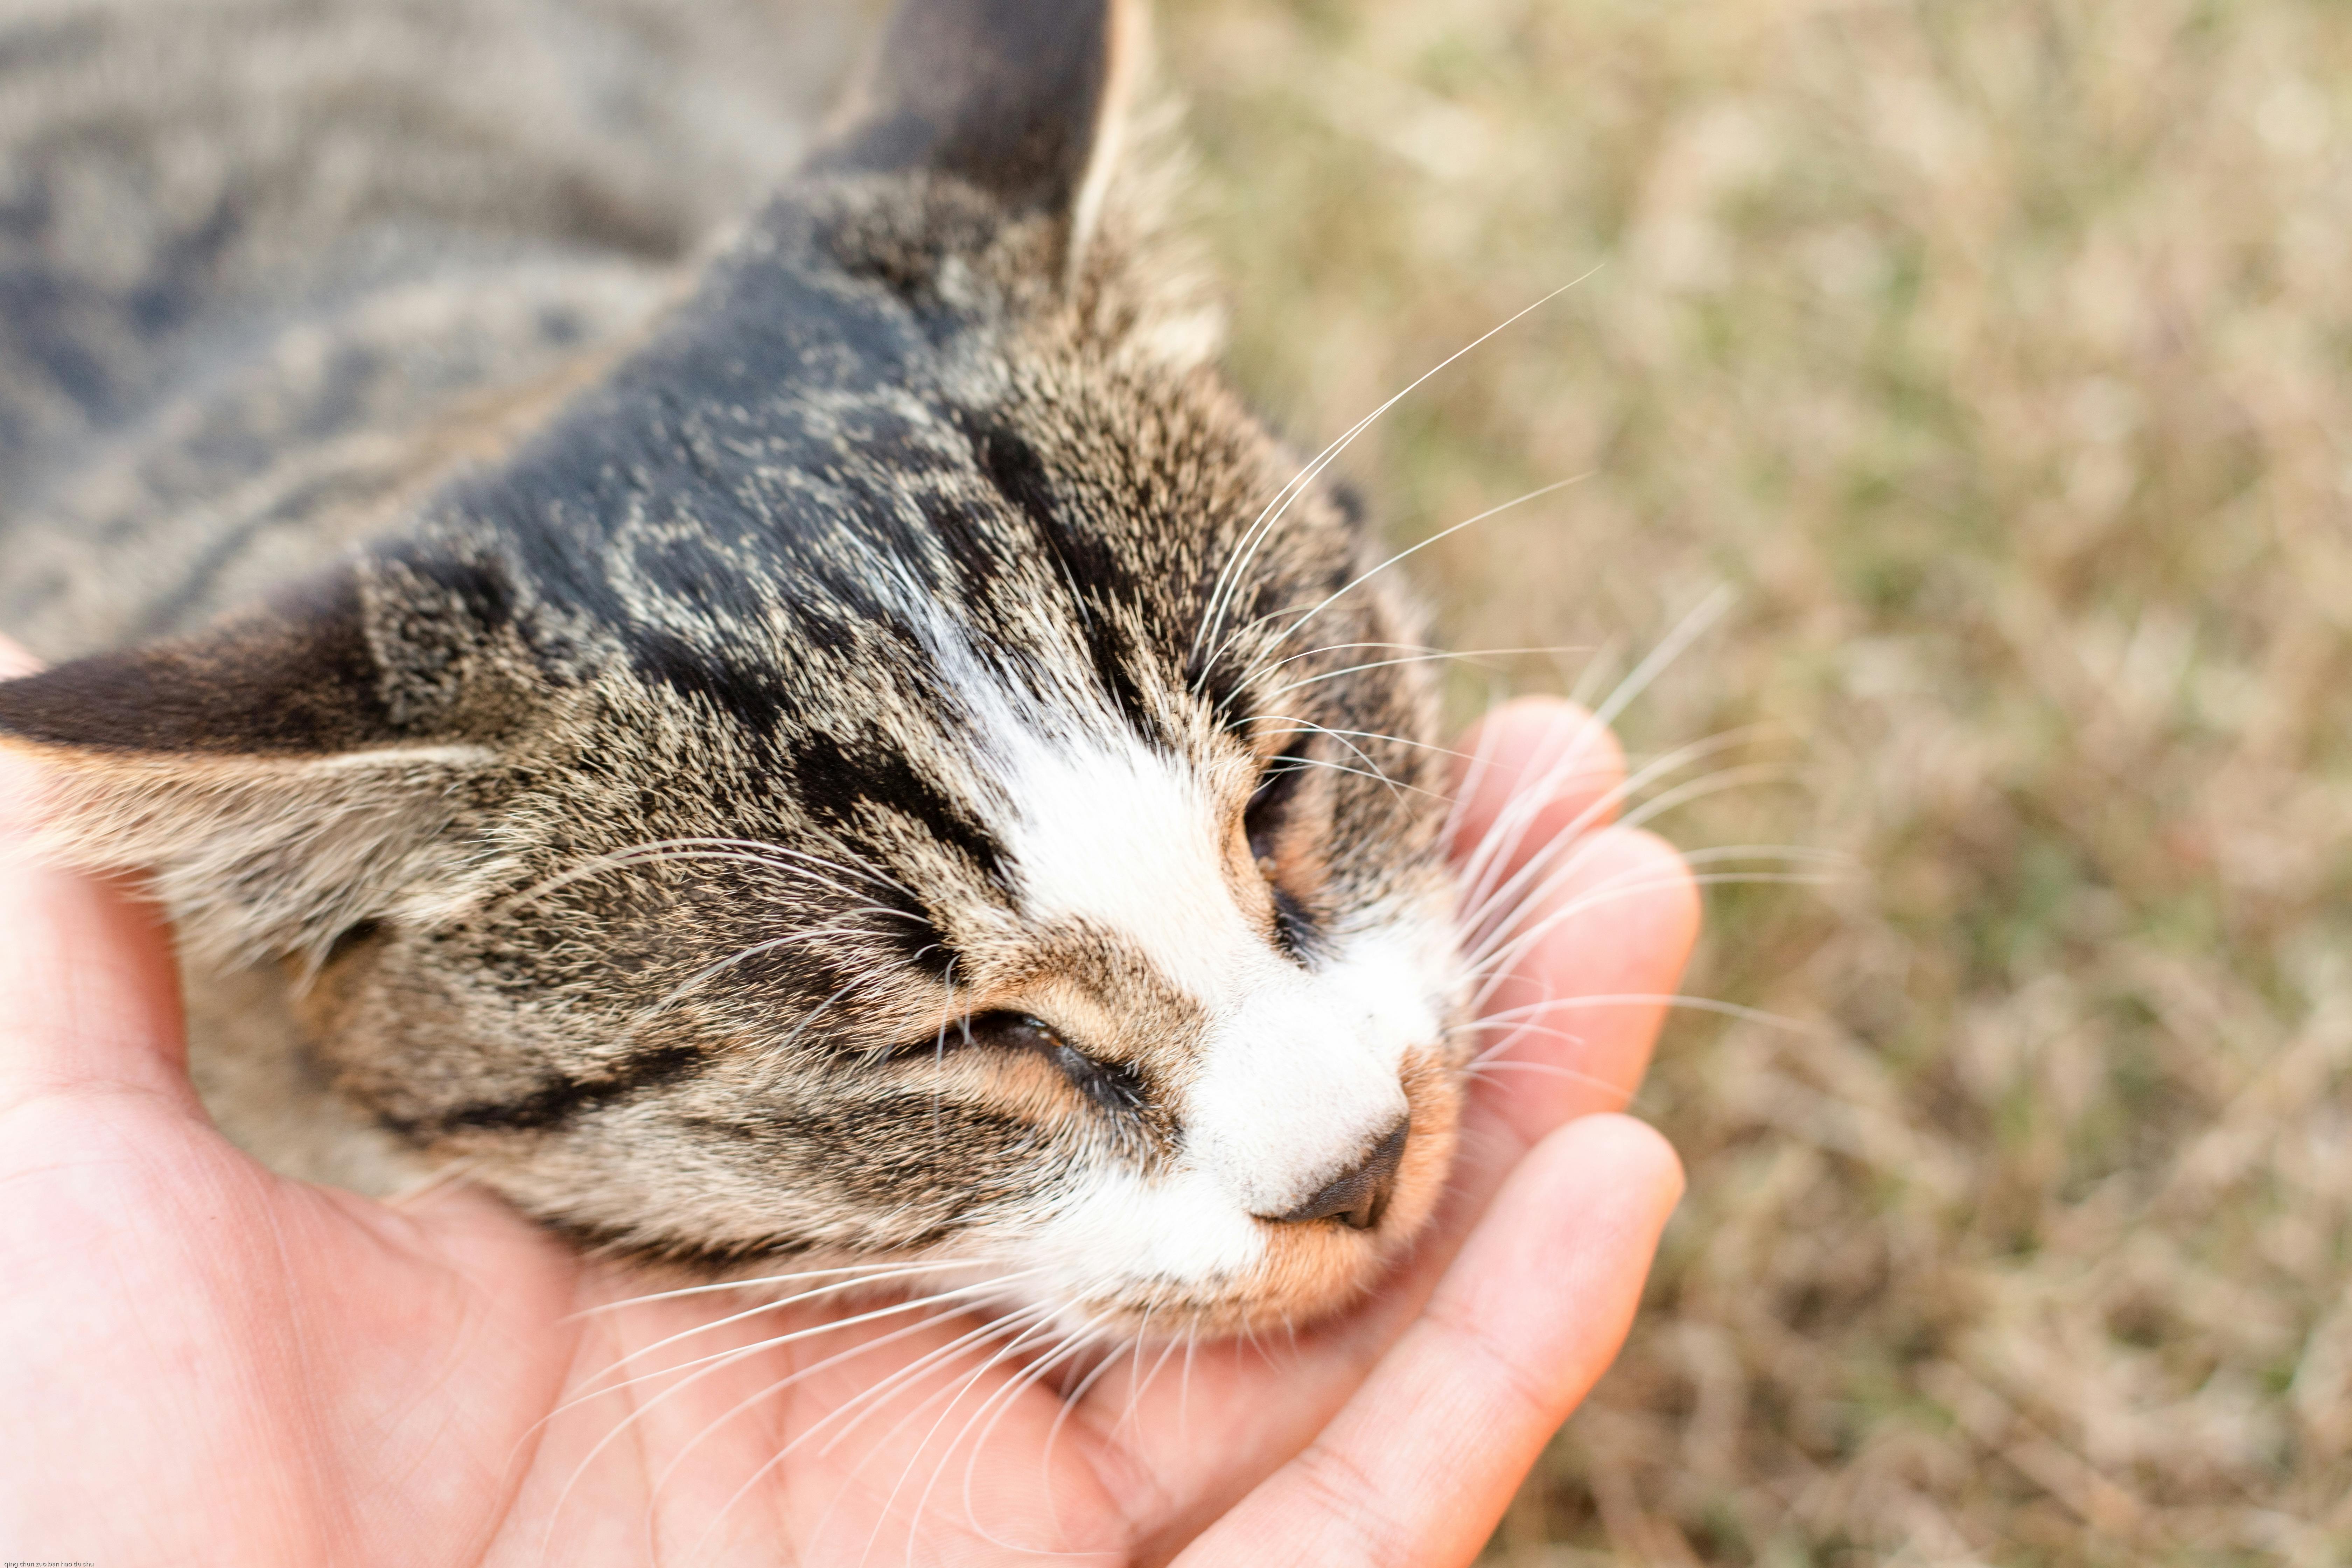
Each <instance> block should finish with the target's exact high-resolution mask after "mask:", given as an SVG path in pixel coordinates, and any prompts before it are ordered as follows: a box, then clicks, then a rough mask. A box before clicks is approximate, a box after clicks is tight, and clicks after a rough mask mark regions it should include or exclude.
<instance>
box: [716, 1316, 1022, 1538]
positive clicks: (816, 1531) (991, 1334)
mask: <svg viewBox="0 0 2352 1568" xmlns="http://www.w3.org/2000/svg"><path fill="white" fill-rule="evenodd" d="M1032 1311H1034V1309H1032ZM1029 1315H1030V1314H1029V1313H1028V1312H1019V1313H1013V1314H1010V1315H1008V1316H1007V1317H1004V1318H999V1319H992V1320H991V1321H987V1322H984V1323H982V1324H981V1325H980V1326H979V1327H977V1328H975V1329H973V1330H972V1331H970V1332H969V1333H966V1334H964V1335H961V1336H960V1337H959V1338H957V1339H955V1340H953V1341H951V1342H949V1343H948V1344H946V1345H942V1346H940V1347H939V1348H938V1349H936V1350H932V1351H929V1352H925V1353H924V1354H923V1355H921V1356H919V1357H918V1358H917V1359H916V1360H915V1361H914V1362H912V1363H909V1364H908V1365H907V1366H904V1367H901V1368H900V1369H899V1370H898V1372H896V1373H891V1374H890V1375H889V1376H888V1377H887V1378H885V1379H883V1380H882V1381H881V1382H879V1383H877V1384H872V1385H870V1386H868V1387H866V1388H863V1389H860V1390H859V1391H858V1393H857V1394H856V1397H854V1398H852V1399H850V1400H848V1401H846V1402H845V1403H844V1404H842V1405H838V1406H836V1407H835V1408H834V1409H833V1410H832V1411H830V1412H828V1413H827V1414H825V1415H822V1416H820V1417H819V1418H818V1419H817V1420H816V1421H815V1422H814V1424H813V1425H811V1426H809V1427H808V1429H807V1430H805V1431H803V1432H802V1433H801V1434H800V1435H799V1436H795V1437H793V1438H792V1439H791V1440H790V1441H789V1442H787V1443H785V1444H784V1445H783V1446H782V1447H780V1448H778V1449H777V1450H776V1451H775V1452H774V1453H773V1454H772V1455H770V1456H769V1457H768V1458H767V1459H766V1460H765V1461H764V1462H762V1463H761V1466H760V1467H759V1468H757V1469H755V1470H753V1471H752V1472H751V1474H750V1475H749V1476H747V1477H745V1478H744V1480H743V1484H742V1485H741V1486H740V1487H737V1488H736V1489H735V1490H734V1492H733V1494H732V1495H730V1497H729V1498H728V1500H726V1502H724V1503H723V1504H721V1505H720V1506H719V1511H718V1512H717V1513H716V1514H714V1515H713V1516H712V1517H711V1521H710V1522H709V1524H708V1525H706V1526H704V1527H703V1531H702V1534H701V1535H700V1536H699V1537H698V1539H697V1540H696V1542H695V1545H694V1548H693V1550H692V1552H690V1553H689V1554H688V1559H689V1561H698V1560H700V1558H701V1556H702V1548H703V1546H704V1545H706V1544H707V1543H708V1542H709V1540H710V1537H711V1535H712V1534H713V1533H714V1532H715V1531H717V1530H718V1529H719V1526H720V1525H721V1524H722V1523H724V1522H725V1521H726V1518H727V1516H728V1514H730V1512H732V1511H733V1510H734V1509H735V1505H736V1504H738V1503H740V1502H741V1501H742V1500H744V1499H745V1498H746V1497H748V1496H750V1495H751V1489H752V1488H753V1487H755V1486H757V1485H758V1484H759V1483H760V1480H761V1478H762V1477H764V1476H766V1475H767V1474H768V1472H769V1471H771V1470H772V1469H774V1468H776V1467H777V1466H779V1465H781V1464H782V1463H783V1462H784V1461H785V1459H787V1458H790V1457H791V1456H792V1455H793V1452H794V1450H796V1449H798V1448H799V1447H800V1446H801V1445H802V1444H803V1443H805V1442H807V1441H808V1440H809V1439H810V1438H812V1437H814V1436H816V1435H817V1434H818V1433H820V1432H822V1431H824V1429H825V1428H826V1427H827V1426H831V1425H832V1424H833V1423H834V1422H835V1421H837V1420H839V1419H841V1418H842V1417H843V1416H845V1415H851V1414H852V1413H853V1412H862V1414H858V1415H856V1418H855V1419H854V1420H853V1421H852V1422H851V1424H850V1427H849V1428H848V1429H846V1430H845V1432H843V1433H841V1434H837V1435H836V1437H835V1441H838V1439H839V1437H840V1436H846V1435H847V1430H855V1429H856V1426H858V1425H859V1424H861V1423H863V1422H864V1421H865V1419H866V1415H871V1414H872V1413H873V1412H874V1411H875V1410H877V1409H879V1408H880V1407H881V1405H882V1402H883V1401H884V1400H886V1399H887V1397H888V1396H889V1395H890V1394H893V1393H895V1392H897V1390H898V1389H899V1388H901V1387H903V1386H905V1385H906V1384H908V1383H909V1382H912V1381H913V1380H914V1379H916V1378H918V1377H919V1376H921V1375H923V1374H924V1373H928V1372H929V1371H932V1370H934V1369H935V1368H936V1367H938V1366H939V1365H940V1363H944V1362H946V1361H949V1360H951V1359H953V1358H954V1357H955V1356H957V1355H960V1354H961V1353H963V1352H965V1351H966V1350H967V1349H969V1348H970V1347H971V1346H972V1345H974V1344H985V1343H987V1342H988V1341H989V1340H991V1339H993V1338H996V1337H997V1336H999V1335H1002V1334H1004V1333H1007V1332H1010V1331H1011V1330H1012V1327H1013V1325H1015V1324H1017V1323H1019V1322H1020V1321H1022V1320H1023V1319H1024V1318H1025V1317H1027V1316H1029ZM934 1397H937V1396H936V1395H935V1396H934ZM929 1405H930V1401H929V1400H926V1401H925V1402H924V1403H923V1404H922V1405H918V1406H917V1407H916V1408H917V1410H918V1411H920V1410H924V1409H928V1408H929ZM900 1425H901V1426H903V1425H904V1422H903V1421H902V1422H901V1423H900ZM897 1430H898V1428H897V1427H893V1428H892V1432H893V1433H895V1432H896V1431H897ZM832 1447H833V1444H832V1443H831V1442H828V1443H827V1444H826V1446H825V1449H824V1451H825V1452H828V1453H829V1452H831V1451H832ZM845 1492H846V1489H844V1491H842V1492H837V1493H835V1497H834V1500H833V1502H832V1503H831V1504H829V1505H827V1507H826V1509H825V1511H824V1513H823V1514H821V1515H820V1516H818V1519H817V1521H816V1524H815V1526H814V1528H812V1529H811V1530H810V1531H809V1532H808V1539H809V1540H812V1541H814V1540H815V1539H817V1538H818V1537H819V1536H820V1535H822V1534H823V1533H824V1526H825V1524H826V1523H828V1522H829V1521H831V1520H832V1518H833V1514H834V1510H835V1509H836V1508H838V1507H840V1505H841V1499H842V1497H843V1496H844V1495H845Z"/></svg>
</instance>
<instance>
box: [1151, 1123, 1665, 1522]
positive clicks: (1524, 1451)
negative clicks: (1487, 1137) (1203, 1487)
mask: <svg viewBox="0 0 2352 1568" xmlns="http://www.w3.org/2000/svg"><path fill="white" fill-rule="evenodd" d="M1681 1193H1682V1175H1681V1167H1680V1164H1679V1163H1677V1161H1676V1160H1675V1155H1674V1152H1673V1151H1672V1150H1671V1149H1669V1148H1668V1147H1667V1146H1666V1143H1665V1141H1664V1139H1662V1138H1660V1137H1659V1136H1658V1135H1657V1134H1656V1133H1655V1132H1654V1131H1651V1130H1650V1129H1649V1128H1647V1127H1645V1126H1643V1125H1642V1124H1641V1123H1639V1122H1636V1121H1629V1120H1627V1119H1625V1118H1622V1117H1592V1118H1588V1119H1586V1120H1584V1121H1578V1122H1576V1123H1574V1124H1573V1125H1571V1126H1569V1127H1564V1128H1561V1129H1560V1130H1559V1131H1556V1132H1554V1133H1553V1134H1552V1135H1551V1136H1550V1137H1549V1138H1547V1139H1546V1140H1545V1141H1544V1142H1542V1143H1541V1144H1539V1145H1538V1147H1537V1148H1536V1149H1535V1150H1534V1151H1532V1152H1530V1153H1529V1155H1528V1158H1527V1160H1526V1161H1525V1162H1524V1163H1522V1164H1521V1165H1520V1167H1519V1168H1518V1170H1517V1172H1516V1173H1514V1174H1513V1175H1512V1177H1511V1179H1510V1181H1509V1182H1508V1183H1507V1184H1506V1185H1505V1187H1504V1188H1503V1190H1502V1192H1501V1193H1500V1194H1497V1196H1496V1202H1495V1204H1494V1205H1493V1206H1492V1207H1491V1208H1490V1209H1489V1210H1488V1211H1487V1215H1486V1220H1485V1222H1484V1223H1482V1224H1481V1225H1480V1226H1479V1227H1478V1230H1477V1233H1476V1234H1475V1236H1474V1237H1471V1239H1470V1242H1469V1244H1468V1246H1467V1247H1465V1248H1464V1249H1463V1252H1462V1254H1461V1256H1460V1257H1459V1258H1456V1259H1455V1260H1454V1266H1453V1267H1452V1268H1450V1269H1448V1270H1447V1271H1446V1275H1445V1278H1444V1280H1443V1282H1441V1284H1440V1285H1439V1287H1438V1289H1437V1292H1436V1294H1435V1295H1434V1296H1433V1297H1432V1298H1431V1300H1430V1302H1429V1305H1428V1307H1427V1309H1426V1310H1424V1311H1423V1314H1422V1316H1421V1317H1420V1318H1419V1319H1418V1320H1416V1321H1415V1322H1414V1323H1413V1324H1412V1327H1411V1328H1409V1329H1408V1330H1407V1331H1405V1333H1404V1335H1403V1337H1402V1338H1401V1339H1400V1340H1398V1342H1396V1344H1395V1345H1394V1346H1393V1347H1392V1348H1391V1350H1390V1352H1389V1353H1388V1354H1387V1356H1385V1357H1384V1358H1382V1360H1381V1363H1380V1365H1379V1366H1378V1367H1377V1368H1376V1369H1375V1370H1374V1371H1373V1373H1372V1375H1371V1376H1370V1378H1369V1379H1368V1380H1366V1382H1365V1384H1364V1385H1363V1387H1362V1388H1361V1389H1360V1390H1358V1392H1357V1394H1356V1395H1355V1397H1354V1398H1352V1399H1350V1400H1349V1402H1348V1404H1347V1405H1346V1406H1345V1407H1344V1408H1343V1409H1342V1410H1341V1411H1340V1412H1339V1415H1338V1417H1337V1418H1336V1419H1335V1420H1333V1421H1332V1423H1331V1424H1330V1426H1328V1427H1327V1428H1326V1429H1325V1430H1324V1432H1323V1434H1322V1435H1321V1436H1319V1437H1318V1438H1317V1439H1316V1440H1315V1442H1313V1443H1312V1444H1310V1445H1309V1446H1308V1447H1307V1449H1306V1451H1305V1452H1303V1453H1301V1454H1300V1455H1299V1456H1298V1457H1297V1458H1295V1459H1293V1460H1291V1461H1290V1462H1289V1463H1288V1464H1286V1465H1285V1466H1284V1467H1283V1468H1281V1469H1279V1470H1277V1471H1276V1472H1275V1473H1274V1475H1272V1476H1270V1477H1269V1478H1267V1479H1266V1480H1265V1482H1264V1484H1262V1485H1261V1486H1259V1487H1258V1488H1257V1489H1256V1490H1255V1491H1253V1492H1252V1493H1251V1494H1250V1495H1249V1496H1248V1497H1247V1498H1245V1499H1244V1500H1243V1501H1242V1502H1241V1504H1240V1505H1239V1506H1238V1507H1236V1508H1235V1509H1234V1510H1232V1511H1231V1512H1230V1513H1228V1514H1226V1515H1225V1517H1224V1518H1223V1519H1221V1520H1219V1521H1217V1522H1216V1523H1215V1524H1214V1525H1213V1526H1212V1527H1211V1528H1210V1529H1209V1530H1208V1531H1205V1532H1203V1533H1202V1535H1201V1537H1200V1538H1199V1539H1198V1540H1196V1541H1195V1542H1193V1543H1192V1546H1191V1547H1190V1548H1189V1549H1187V1550H1186V1551H1185V1552H1184V1553H1183V1554H1182V1555H1181V1557H1179V1558H1178V1559H1177V1561H1178V1563H1181V1564H1189V1565H1192V1568H1210V1565H1211V1564H1218V1563H1285V1564H1299V1565H1302V1568H1303V1565H1311V1564H1321V1563H1329V1564H1332V1565H1334V1568H1338V1565H1340V1564H1346V1565H1347V1568H1361V1565H1364V1564H1381V1563H1400V1564H1403V1563H1410V1564H1413V1565H1414V1568H1428V1565H1433V1564H1446V1563H1468V1562H1470V1561H1471V1559H1472V1558H1474V1557H1475V1556H1476V1555H1477V1553H1478V1551H1479V1549H1480V1548H1481V1547H1482V1546H1484V1545H1485V1543H1486V1538H1487V1536H1488V1535H1489V1534H1490V1533H1491V1532H1492V1531H1493V1530H1494V1527H1495V1522H1496V1521H1497V1520H1498V1519H1500V1518H1501V1517H1502V1513H1503V1510H1504V1508H1505V1507H1506V1506H1507V1505H1508V1503H1509V1501H1510V1500H1511V1496H1512V1493H1513V1492H1514V1491H1515V1490H1516V1489H1517V1486H1518V1483H1519V1480H1520V1479H1521V1478H1522V1477H1523V1476H1525V1475H1526V1474H1527V1471H1528V1467H1529V1466H1530V1465H1532V1464H1533V1463H1534V1462H1535V1458H1536V1455H1537V1454H1538V1451H1539V1450H1540V1449H1541V1448H1542V1447H1543V1445H1544V1444H1545V1442H1546V1441H1547V1440H1549V1438H1550V1436H1551V1435H1552V1433H1553V1432H1554V1431H1555V1430H1557V1429H1558V1427H1559V1423H1560V1422H1561V1421H1562V1420H1564V1419H1565V1418H1566V1417H1567V1415H1568V1413H1569V1412H1570V1410H1572V1409H1573V1408H1575V1406H1576V1405H1577V1403H1578V1402H1579V1401H1580V1400H1581V1399H1582V1398H1583V1397H1584V1395H1585V1394H1586V1393H1587V1392H1588V1391H1589V1390H1590V1389H1591V1386H1592V1384H1594V1382H1595V1381H1597V1380H1598V1379H1599V1378H1600V1376H1601V1373H1602V1372H1603V1371H1605V1370H1606V1369H1607V1368H1608V1365H1609V1363H1610V1362H1611V1361H1612V1359H1614V1357H1615V1356H1616V1353H1617V1349H1618V1347H1619V1345H1621V1344H1622V1342H1624V1337H1625V1331H1626V1329H1627V1327H1628V1326H1629V1325H1630V1324H1631V1322H1632V1321H1633V1309H1634V1307H1635V1305H1636V1304H1637V1303H1638V1302H1639V1300H1640V1299H1641V1291H1642V1281H1643V1277H1644V1276H1645V1275H1646V1274H1647V1272H1648V1269H1649V1264H1650V1259H1651V1258H1652V1256H1653V1255H1654V1253H1655V1251H1656V1248H1657V1241H1658V1234H1659V1232H1660V1230H1661V1229H1662V1228H1664V1225H1665V1222H1666V1216H1667V1215H1669V1214H1670V1213H1672V1212H1673V1209H1674V1205H1675V1202H1676V1200H1677V1199H1678V1198H1679V1197H1680V1196H1681Z"/></svg>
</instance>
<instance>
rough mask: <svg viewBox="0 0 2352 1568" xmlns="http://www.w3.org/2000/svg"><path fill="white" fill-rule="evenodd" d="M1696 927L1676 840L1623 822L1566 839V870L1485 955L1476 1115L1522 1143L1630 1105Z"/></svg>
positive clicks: (1692, 886) (1489, 938) (1695, 908)
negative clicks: (1593, 1113)
mask: <svg viewBox="0 0 2352 1568" xmlns="http://www.w3.org/2000/svg"><path fill="white" fill-rule="evenodd" d="M1698 927H1699V899H1698V888H1697V884H1696V881H1695V880H1694V879H1693V878H1692V876H1691V872H1690V868H1689V866H1688V865H1686V864H1685V862H1684V860H1683V858H1682V857H1681V856H1680V855H1679V854H1677V853H1676V852H1675V848H1674V847H1673V846H1672V845H1669V844H1667V843H1666V842H1665V841H1664V839H1662V838H1659V837H1655V836H1654V835H1652V834H1649V833H1644V832H1642V831H1640V830H1638V829H1634V828H1625V827H1611V828H1606V829H1604V830H1602V831H1601V832H1599V833H1595V834H1591V835H1590V836H1587V837H1582V838H1580V839H1577V840H1575V841H1573V842H1572V843H1569V844H1566V845H1564V846H1563V847H1562V851H1561V853H1560V855H1559V864H1558V867H1557V868H1556V870H1555V871H1554V873H1553V874H1552V875H1551V876H1550V877H1549V879H1547V880H1546V881H1544V882H1543V883H1542V884H1540V885H1539V886H1538V887H1537V888H1535V889H1533V890H1532V891H1531V892H1530V894H1529V896H1528V899H1527V901H1526V902H1525V903H1524V904H1522V905H1521V906H1520V908H1519V909H1518V910H1515V911H1514V912H1513V915H1512V916H1511V918H1510V919H1509V920H1508V921H1505V922H1501V923H1498V924H1497V925H1496V926H1495V927H1494V928H1492V930H1490V931H1489V932H1488V933H1487V935H1486V938H1485V939H1483V940H1484V941H1485V942H1486V943H1488V945H1489V948H1490V951H1488V952H1485V953H1483V954H1479V955H1476V956H1479V957H1481V958H1483V960H1484V962H1485V963H1487V964H1488V965H1490V966H1491V970H1490V977H1489V978H1488V979H1487V980H1486V981H1484V982H1482V994H1481V996H1480V998H1479V1001H1480V1012H1481V1014H1482V1016H1484V1017H1485V1019H1486V1026H1485V1029H1484V1031H1483V1035H1482V1038H1481V1041H1480V1049H1479V1056H1478V1058H1477V1060H1476V1062H1475V1066H1474V1068H1473V1072H1474V1075H1475V1079H1476V1084H1475V1089H1473V1092H1472V1106H1473V1116H1474V1120H1475V1121H1481V1122H1484V1123H1486V1124H1491V1125H1493V1126H1496V1127H1499V1128H1501V1129H1504V1130H1506V1131H1508V1132H1509V1133H1511V1134H1512V1135H1513V1140H1514V1142H1516V1143H1517V1144H1518V1145H1519V1146H1524V1145H1526V1144H1528V1143H1532V1142H1535V1141H1536V1140H1537V1139H1538V1138H1541V1137H1542V1136H1544V1134H1546V1133H1547V1132H1549V1131H1551V1130H1552V1129H1553V1128H1554V1127H1557V1126H1559V1124H1560V1123H1561V1122H1563V1121H1568V1120H1569V1119H1570V1118H1571V1117H1576V1116H1581V1115H1585V1114H1587V1113H1589V1112H1591V1111H1595V1110H1618V1109H1621V1108H1622V1106H1623V1105H1624V1104H1625V1102H1626V1100H1628V1099H1629V1098H1630V1097H1631V1096H1632V1094H1633V1089H1634V1087H1635V1086H1636V1085H1638V1084H1639V1083H1640V1082H1641V1081H1642V1074H1643V1071H1645V1070H1646V1069H1647V1068H1648V1066H1649V1061H1650V1052H1651V1049H1652V1047H1654V1046H1655V1045H1656V1043H1657V1038H1658V1031H1659V1028H1660V1027H1661V1026H1662V1025H1663V1024H1664V1020H1665V1015H1666V1012H1667V1009H1668V1007H1669V1005H1671V1004H1670V1002H1669V1001H1668V1000H1667V999H1668V998H1670V997H1671V996H1672V995H1673V994H1674V993H1675V988H1676V987H1677V986H1678V985H1679V984H1681V981H1682V973H1683V969H1684V967H1685V965H1686V964H1687V963H1689V961H1690V953H1691V947H1692V944H1693V943H1694V942H1696V941H1697V939H1698Z"/></svg>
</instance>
